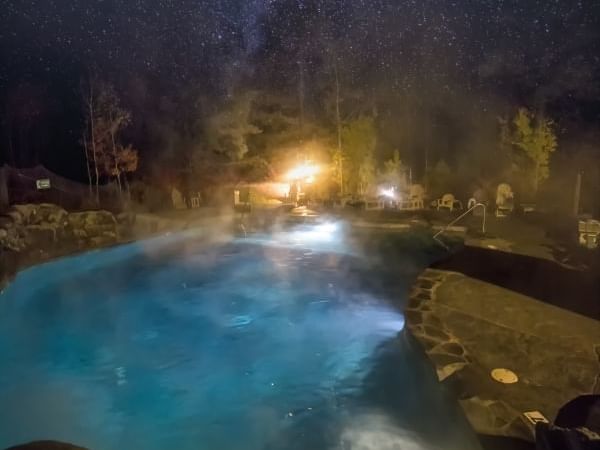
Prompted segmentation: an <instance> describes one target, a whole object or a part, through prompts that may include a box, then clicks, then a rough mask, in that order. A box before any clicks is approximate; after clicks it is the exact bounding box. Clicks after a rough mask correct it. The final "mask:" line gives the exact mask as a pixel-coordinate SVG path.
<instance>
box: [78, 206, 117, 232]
mask: <svg viewBox="0 0 600 450" xmlns="http://www.w3.org/2000/svg"><path fill="white" fill-rule="evenodd" d="M68 221H69V226H70V227H71V230H72V232H73V234H74V235H75V236H76V237H79V238H82V237H88V238H92V237H96V236H102V235H103V234H104V233H114V234H115V235H116V233H117V220H116V219H115V216H114V215H113V214H112V213H110V212H108V211H85V212H79V213H71V214H69V216H68Z"/></svg>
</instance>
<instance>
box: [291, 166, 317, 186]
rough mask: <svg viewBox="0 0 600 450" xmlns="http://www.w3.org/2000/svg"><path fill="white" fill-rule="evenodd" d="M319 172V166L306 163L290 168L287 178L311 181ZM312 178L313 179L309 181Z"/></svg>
mask: <svg viewBox="0 0 600 450" xmlns="http://www.w3.org/2000/svg"><path fill="white" fill-rule="evenodd" d="M318 173H319V167H318V166H316V165H314V164H309V163H304V164H300V165H299V166H297V167H294V168H293V169H292V170H290V171H289V172H288V173H287V175H286V178H287V179H288V180H307V182H309V183H311V182H313V181H314V179H315V175H316V174H318ZM308 180H311V181H308Z"/></svg>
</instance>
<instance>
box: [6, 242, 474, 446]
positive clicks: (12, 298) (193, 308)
mask: <svg viewBox="0 0 600 450" xmlns="http://www.w3.org/2000/svg"><path fill="white" fill-rule="evenodd" d="M317 247H318V246H317ZM412 276H414V274H413V273H410V272H409V271H402V270H399V271H398V273H397V274H396V278H397V283H398V286H399V288H398V289H397V290H393V291H390V290H387V289H386V288H385V283H383V282H381V283H380V282H379V280H378V278H377V277H378V273H377V271H371V270H369V265H368V264H365V259H364V258H363V257H361V256H360V255H357V254H352V255H350V254H347V253H344V252H332V251H327V252H322V251H319V250H318V248H315V246H313V247H311V246H302V245H297V243H295V244H294V245H290V246H288V247H286V246H284V245H270V246H269V245H264V242H263V243H262V244H260V243H256V242H248V241H243V240H241V241H234V242H230V243H224V244H210V245H208V244H205V243H200V242H198V241H197V240H196V239H194V238H193V237H191V236H183V237H182V236H173V237H172V238H170V239H162V240H157V241H153V242H146V243H138V244H132V245H128V246H124V247H119V248H115V249H111V250H106V251H101V252H93V253H88V254H84V255H80V256H77V257H73V258H67V259H63V260H59V261H56V262H53V263H48V264H44V265H41V266H37V267H33V268H31V269H28V270H26V271H24V272H22V273H20V274H19V275H18V276H17V278H16V279H15V280H14V282H13V283H12V284H11V285H10V286H9V287H8V288H7V290H6V291H5V292H4V293H3V295H2V296H1V297H0V366H1V367H2V370H1V371H0V399H2V404H3V408H2V409H0V448H4V447H7V446H10V445H15V444H17V443H22V442H26V441H31V440H36V439H56V440H63V441H68V442H72V443H75V444H77V445H82V446H86V447H89V448H91V449H105V450H117V449H124V448H135V449H145V450H155V449H156V450H158V449H166V448H178V449H181V450H185V449H189V450H192V449H194V450H197V449H211V450H213V449H242V448H243V449H344V450H347V449H360V450H362V449H365V450H366V449H384V450H385V449H398V448H399V449H403V450H412V449H464V450H468V449H469V448H478V446H477V444H476V440H475V438H474V436H473V434H472V432H471V430H470V429H469V428H468V426H467V425H466V424H465V421H464V418H462V416H461V415H460V414H459V413H458V409H457V406H456V404H455V402H454V401H453V400H451V399H450V398H448V397H447V396H446V394H445V392H444V391H443V390H442V388H441V386H440V385H439V384H438V383H437V380H436V379H435V376H434V374H433V371H432V369H431V368H430V367H429V366H428V365H427V363H426V362H425V361H424V360H423V357H422V355H421V352H420V350H419V349H418V348H416V347H415V345H414V344H413V342H412V341H411V339H410V337H408V336H406V335H405V334H404V332H403V325H404V318H403V316H402V314H401V309H400V308H399V305H401V304H402V301H403V299H402V298H400V299H399V298H397V296H398V295H399V294H398V293H401V292H405V291H406V289H407V287H408V284H409V283H410V281H411V277H412ZM373 286H379V288H377V289H373Z"/></svg>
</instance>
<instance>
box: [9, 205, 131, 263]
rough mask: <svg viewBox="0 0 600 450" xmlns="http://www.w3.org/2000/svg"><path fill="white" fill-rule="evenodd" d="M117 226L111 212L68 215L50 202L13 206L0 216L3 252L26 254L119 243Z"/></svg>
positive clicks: (87, 212)
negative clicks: (33, 251)
mask: <svg viewBox="0 0 600 450" xmlns="http://www.w3.org/2000/svg"><path fill="white" fill-rule="evenodd" d="M118 240H119V235H118V223H117V220H116V218H115V216H114V215H113V214H112V213H110V212H108V211H85V212H77V213H68V212H67V211H66V210H64V209H63V208H61V207H60V206H56V205H52V204H49V203H42V204H26V205H14V206H12V207H11V209H10V210H9V211H8V212H7V213H6V214H5V215H4V216H2V217H0V249H1V250H3V251H13V252H19V253H26V252H29V251H32V250H43V251H50V250H52V249H58V248H65V247H66V248H69V249H71V248H72V249H86V248H95V247H100V246H104V245H110V244H113V243H116V242H118Z"/></svg>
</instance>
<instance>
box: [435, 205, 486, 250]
mask: <svg viewBox="0 0 600 450" xmlns="http://www.w3.org/2000/svg"><path fill="white" fill-rule="evenodd" d="M479 207H481V208H483V220H482V222H481V232H482V233H483V234H485V218H486V217H485V216H486V210H487V208H486V206H485V205H484V204H483V203H475V204H474V205H473V206H471V207H470V208H469V209H467V210H466V211H465V212H464V213H462V214H461V215H460V216H458V217H457V218H456V219H454V220H452V222H450V223H449V224H448V225H446V226H445V227H444V228H442V229H441V230H440V231H438V232H437V233H435V234H434V235H433V239H435V240H436V241H437V242H438V244H440V245H441V246H442V247H444V248H445V249H446V250H448V246H447V245H446V244H444V243H443V242H442V241H441V240H440V239H438V238H439V237H440V236H441V235H442V234H444V233H445V232H446V231H447V230H448V228H450V227H451V226H452V225H455V224H456V223H458V221H459V220H461V219H462V218H463V217H465V216H466V215H467V214H469V213H470V212H472V211H474V210H475V209H477V208H479Z"/></svg>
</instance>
